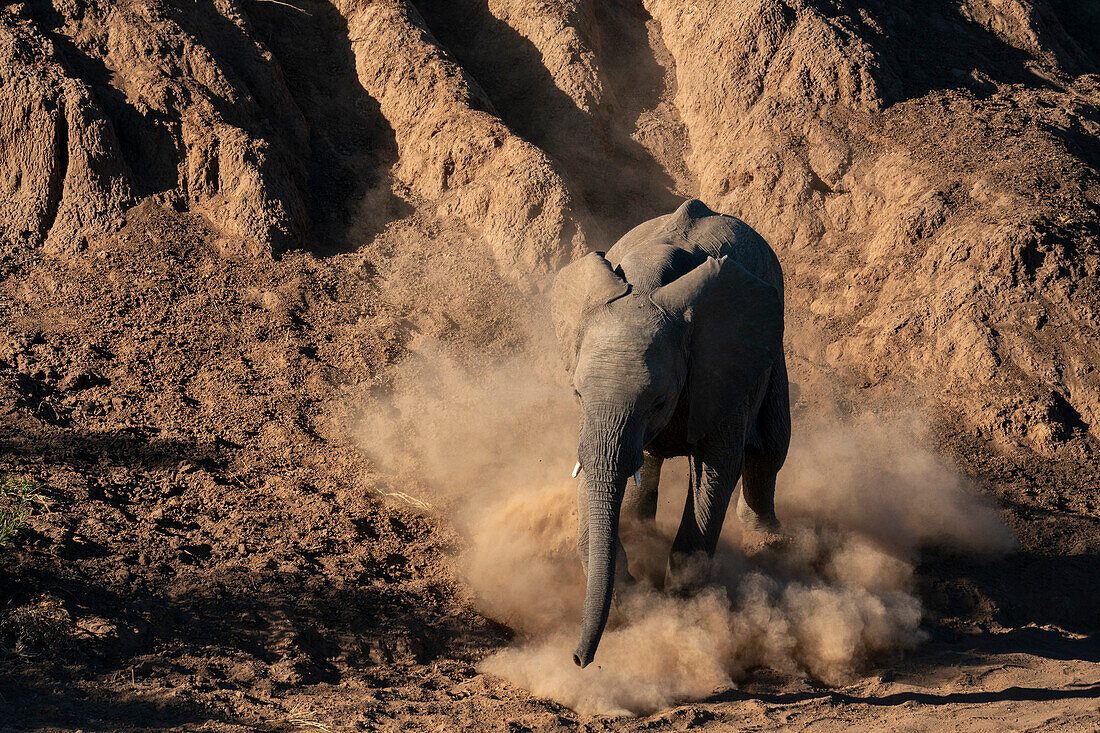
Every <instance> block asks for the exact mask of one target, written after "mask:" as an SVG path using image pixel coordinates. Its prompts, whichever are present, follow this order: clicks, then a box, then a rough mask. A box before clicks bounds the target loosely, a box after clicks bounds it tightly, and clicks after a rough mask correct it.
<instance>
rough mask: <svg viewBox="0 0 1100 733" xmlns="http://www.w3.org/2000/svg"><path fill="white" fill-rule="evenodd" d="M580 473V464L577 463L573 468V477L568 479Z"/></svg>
mask: <svg viewBox="0 0 1100 733" xmlns="http://www.w3.org/2000/svg"><path fill="white" fill-rule="evenodd" d="M580 472H581V462H580V461H577V465H575V466H573V475H572V476H570V478H576V477H577V474H578V473H580Z"/></svg>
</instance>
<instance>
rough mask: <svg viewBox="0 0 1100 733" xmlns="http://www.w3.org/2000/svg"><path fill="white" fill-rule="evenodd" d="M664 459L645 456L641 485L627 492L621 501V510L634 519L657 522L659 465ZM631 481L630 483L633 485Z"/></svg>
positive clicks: (659, 480)
mask: <svg viewBox="0 0 1100 733" xmlns="http://www.w3.org/2000/svg"><path fill="white" fill-rule="evenodd" d="M664 461H665V459H663V458H657V457H656V456H651V455H649V454H648V453H646V454H645V459H644V461H643V463H642V483H641V484H640V485H638V486H636V487H635V490H634V491H630V490H629V487H628V490H627V495H626V499H625V500H624V501H623V510H624V511H625V512H629V513H630V514H631V515H633V516H634V518H636V519H641V520H643V521H649V522H653V521H656V520H657V486H658V484H660V482H661V464H663V463H664ZM633 481H634V480H633V479H631V483H633Z"/></svg>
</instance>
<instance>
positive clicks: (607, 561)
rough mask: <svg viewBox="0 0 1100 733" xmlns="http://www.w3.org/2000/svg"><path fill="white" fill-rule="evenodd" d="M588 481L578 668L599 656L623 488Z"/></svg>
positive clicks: (611, 586)
mask: <svg viewBox="0 0 1100 733" xmlns="http://www.w3.org/2000/svg"><path fill="white" fill-rule="evenodd" d="M587 480H588V584H587V586H586V588H585V592H584V617H583V621H582V623H581V639H580V643H579V644H577V650H576V651H575V652H574V653H573V661H574V662H576V664H577V666H578V667H586V666H588V664H589V662H591V661H592V658H593V657H594V656H595V655H596V646H597V645H598V644H599V643H600V637H601V636H602V635H603V629H604V626H605V625H606V624H607V616H608V613H609V612H610V611H611V594H612V591H613V590H614V585H615V555H616V543H615V538H616V537H617V536H618V532H619V508H620V507H621V506H622V490H621V489H619V488H618V484H619V483H623V484H624V486H623V488H625V482H616V481H613V480H608V479H594V478H591V479H587Z"/></svg>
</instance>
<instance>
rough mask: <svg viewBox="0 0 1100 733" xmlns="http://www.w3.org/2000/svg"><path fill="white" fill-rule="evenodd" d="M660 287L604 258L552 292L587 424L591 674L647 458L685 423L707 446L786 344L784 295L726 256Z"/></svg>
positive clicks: (584, 633)
mask: <svg viewBox="0 0 1100 733" xmlns="http://www.w3.org/2000/svg"><path fill="white" fill-rule="evenodd" d="M659 279H661V280H667V279H669V277H667V276H666V277H664V278H659ZM657 285H658V286H657V287H648V286H639V287H638V288H637V289H636V288H634V287H633V286H632V285H631V283H629V282H627V280H626V279H625V278H624V276H623V275H622V268H619V269H612V266H611V264H610V263H609V262H608V261H607V259H605V258H604V256H603V254H602V253H599V252H594V253H591V254H589V255H587V256H585V257H583V258H581V259H580V260H577V261H576V262H574V263H572V264H570V265H569V266H567V267H565V268H563V269H562V270H561V271H560V272H559V273H558V275H557V277H556V278H555V281H554V287H553V292H552V301H553V303H552V305H553V318H554V326H555V331H556V332H557V336H558V339H559V341H560V343H561V346H562V351H563V355H564V360H565V363H566V366H567V370H568V372H569V374H570V377H571V379H572V384H573V387H574V391H575V394H576V395H577V397H578V398H579V399H580V402H581V407H582V413H583V419H582V424H581V429H580V440H579V445H578V449H577V460H578V462H579V464H580V466H581V468H582V469H583V471H584V482H585V484H586V486H585V490H586V495H587V498H588V548H589V551H588V562H587V571H588V580H587V588H586V593H585V604H584V616H583V624H582V630H581V637H580V643H579V644H578V646H577V650H576V652H575V653H574V655H573V660H574V662H576V663H577V664H578V665H579V666H581V667H584V666H586V665H587V664H589V663H590V662H591V661H592V658H593V656H594V655H595V652H596V646H597V645H598V644H599V640H600V637H601V635H602V634H603V629H604V626H605V625H606V623H607V616H608V612H609V610H610V607H611V596H612V590H613V584H614V578H615V554H616V538H617V534H618V524H619V510H620V508H621V506H622V499H623V493H624V491H625V489H626V483H627V478H628V477H629V476H630V475H632V474H634V473H635V471H637V470H638V469H639V468H640V466H641V465H642V460H643V455H642V451H643V448H644V447H645V446H646V445H647V444H648V443H649V441H650V440H652V439H653V438H654V437H655V436H656V435H657V434H658V433H659V432H660V431H661V430H662V429H663V428H664V427H665V426H666V425H667V424H668V423H669V421H670V419H671V418H672V417H673V414H674V413H675V414H676V415H677V416H678V417H677V421H678V423H679V420H680V418H679V416H680V415H686V423H685V427H684V439H685V440H686V441H687V442H688V443H689V444H690V443H694V442H695V441H697V440H698V439H699V438H701V437H703V436H705V435H706V434H707V433H708V432H709V431H710V430H711V429H712V428H713V427H714V426H715V425H716V424H717V423H718V422H719V421H720V420H721V418H722V416H724V415H726V414H728V413H729V412H730V411H731V410H733V409H734V408H736V407H737V406H738V404H739V403H740V402H741V401H743V400H745V399H747V398H748V396H749V394H750V392H751V390H752V389H753V387H754V385H755V384H756V383H757V381H758V380H759V379H760V378H761V376H762V375H763V374H764V372H765V371H766V370H767V369H768V367H769V366H770V365H771V363H772V362H773V361H774V360H775V358H776V356H777V355H778V354H779V352H780V349H781V344H782V331H783V306H782V298H781V296H780V294H779V292H778V291H777V290H776V288H774V287H772V286H771V285H768V284H767V283H765V282H764V281H763V280H761V279H759V278H757V277H756V276H754V275H753V274H751V273H750V272H749V271H748V270H746V269H745V268H744V267H742V266H741V265H740V264H738V263H737V262H735V261H733V260H732V259H729V258H728V257H722V258H721V259H714V258H707V259H706V260H705V261H703V262H702V264H699V265H698V266H696V267H694V269H690V270H689V271H687V272H686V273H684V274H683V275H680V276H679V277H677V278H676V279H672V280H671V281H670V282H666V283H665V284H663V285H660V284H659V283H657ZM681 401H682V402H684V404H683V405H681V406H680V408H679V410H678V408H677V406H678V405H679V403H680V402H681Z"/></svg>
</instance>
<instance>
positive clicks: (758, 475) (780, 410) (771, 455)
mask: <svg viewBox="0 0 1100 733" xmlns="http://www.w3.org/2000/svg"><path fill="white" fill-rule="evenodd" d="M753 432H754V435H753V436H752V440H750V441H749V442H748V444H747V445H746V446H745V466H744V470H743V473H742V477H741V499H740V500H739V501H738V502H737V518H738V519H740V520H741V523H742V524H743V525H744V526H745V527H746V528H747V529H750V530H754V531H757V532H773V533H774V532H778V531H779V520H778V519H776V517H775V477H776V474H777V473H779V469H780V468H782V467H783V462H784V461H785V460H786V458H787V448H788V447H789V446H790V442H791V408H790V399H789V396H788V386H787V368H786V365H785V364H784V362H783V357H782V356H780V358H779V361H778V362H777V363H776V364H775V366H774V367H773V368H772V373H771V378H770V379H769V381H768V388H767V391H766V392H765V394H764V399H763V401H762V402H761V404H760V410H759V412H758V414H757V417H756V430H755V431H753Z"/></svg>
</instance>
